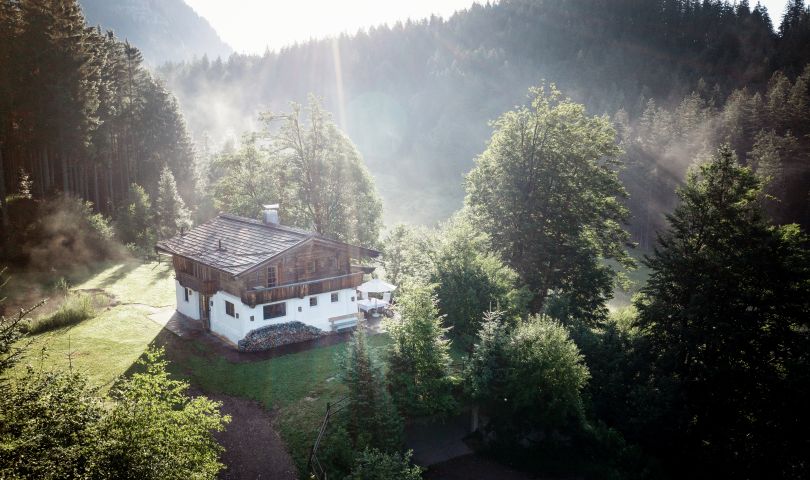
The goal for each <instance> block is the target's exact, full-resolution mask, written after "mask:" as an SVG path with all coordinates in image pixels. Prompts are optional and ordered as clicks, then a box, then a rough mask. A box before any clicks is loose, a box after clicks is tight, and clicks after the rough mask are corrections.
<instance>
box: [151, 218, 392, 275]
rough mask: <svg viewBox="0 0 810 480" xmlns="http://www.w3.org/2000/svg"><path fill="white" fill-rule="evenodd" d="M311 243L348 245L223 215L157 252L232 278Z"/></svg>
mask: <svg viewBox="0 0 810 480" xmlns="http://www.w3.org/2000/svg"><path fill="white" fill-rule="evenodd" d="M311 239H319V240H322V241H326V242H330V243H336V244H339V245H345V244H342V243H341V242H336V241H334V240H330V239H327V238H324V237H322V236H320V235H318V234H316V233H314V232H308V231H306V230H301V229H298V228H293V227H288V226H284V225H270V224H265V223H264V222H260V221H258V220H253V219H250V218H245V217H239V216H236V215H230V214H225V213H221V214H219V215H218V216H216V217H214V218H213V219H211V220H209V221H207V222H205V223H203V224H201V225H198V226H197V227H194V228H192V229H191V230H189V231H188V232H186V233H185V234H183V235H176V236H174V237H172V238H170V239H168V240H162V241H160V242H158V243H157V245H156V246H155V248H156V249H157V250H159V251H163V252H166V253H170V254H172V255H180V256H183V257H186V258H190V259H192V260H195V261H198V262H200V263H202V264H204V265H208V266H211V267H214V268H216V269H218V270H221V271H223V272H226V273H230V274H231V275H239V274H240V273H243V272H245V271H246V270H249V269H250V268H252V267H254V266H256V265H258V264H260V263H263V262H265V261H267V260H270V259H271V258H273V257H275V256H276V255H279V254H280V253H282V252H285V251H287V250H289V249H290V248H293V247H295V246H297V245H300V244H303V243H304V242H306V241H308V240H311ZM349 247H351V246H349ZM351 248H353V249H357V250H358V251H360V252H361V253H362V254H363V255H368V256H377V255H378V254H379V253H378V252H376V251H374V250H368V249H364V248H360V247H351Z"/></svg>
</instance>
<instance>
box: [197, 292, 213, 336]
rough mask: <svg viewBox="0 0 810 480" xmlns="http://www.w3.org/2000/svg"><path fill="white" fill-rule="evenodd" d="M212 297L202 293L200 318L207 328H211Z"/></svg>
mask: <svg viewBox="0 0 810 480" xmlns="http://www.w3.org/2000/svg"><path fill="white" fill-rule="evenodd" d="M210 319H211V297H209V296H208V295H200V320H202V324H203V328H204V329H205V330H210V329H211V320H210Z"/></svg>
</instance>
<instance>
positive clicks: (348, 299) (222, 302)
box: [155, 205, 379, 350]
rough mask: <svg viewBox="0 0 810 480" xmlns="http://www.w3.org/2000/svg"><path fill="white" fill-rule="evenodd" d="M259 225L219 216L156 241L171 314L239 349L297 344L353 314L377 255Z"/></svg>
mask: <svg viewBox="0 0 810 480" xmlns="http://www.w3.org/2000/svg"><path fill="white" fill-rule="evenodd" d="M277 208H278V206H277V205H270V206H266V210H265V212H264V220H263V221H258V220H252V219H249V218H244V217H239V216H236V215H228V214H220V215H218V216H217V217H215V218H214V219H212V220H210V221H208V222H206V223H204V224H202V225H199V226H197V227H195V228H192V229H191V230H189V231H187V232H184V233H181V234H180V235H177V236H175V237H173V238H170V239H168V240H164V241H161V242H159V243H158V244H157V245H156V247H155V248H156V250H157V251H158V252H159V253H166V254H169V255H171V256H172V263H173V265H174V270H175V279H176V280H175V286H176V289H177V311H178V312H180V313H181V314H183V315H185V316H186V317H189V318H191V319H193V320H197V321H200V322H201V323H202V326H203V328H205V329H206V330H208V331H210V332H213V333H215V334H217V335H219V336H220V337H223V338H224V339H226V340H228V341H229V342H231V343H233V344H236V345H238V347H239V348H240V349H243V350H252V349H262V348H267V347H270V346H276V345H280V344H284V343H290V342H292V341H300V340H304V339H307V338H311V337H313V336H317V335H320V334H322V333H324V332H330V331H333V330H335V329H337V328H340V327H342V326H346V325H349V324H351V325H353V324H354V322H356V318H357V315H358V313H357V312H358V305H357V302H358V299H357V292H356V288H357V286H358V285H360V284H361V283H362V282H363V274H364V270H367V269H366V268H365V267H360V266H358V261H359V260H360V259H362V258H366V257H377V256H378V255H379V252H377V251H374V250H370V249H367V248H362V247H357V246H353V245H348V244H346V243H343V242H339V241H336V240H332V239H329V238H326V237H323V236H321V235H318V234H316V233H312V232H308V231H305V230H300V229H297V228H292V227H288V226H283V225H280V224H279V222H278V212H277V210H276V209H277Z"/></svg>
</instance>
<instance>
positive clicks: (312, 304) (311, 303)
mask: <svg viewBox="0 0 810 480" xmlns="http://www.w3.org/2000/svg"><path fill="white" fill-rule="evenodd" d="M317 305H318V297H309V306H310V307H316V306H317Z"/></svg>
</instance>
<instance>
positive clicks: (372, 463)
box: [345, 449, 422, 480]
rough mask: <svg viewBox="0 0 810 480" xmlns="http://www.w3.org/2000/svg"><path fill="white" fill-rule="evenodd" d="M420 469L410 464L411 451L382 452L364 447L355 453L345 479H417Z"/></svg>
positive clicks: (419, 477)
mask: <svg viewBox="0 0 810 480" xmlns="http://www.w3.org/2000/svg"><path fill="white" fill-rule="evenodd" d="M421 478H422V469H421V468H419V467H418V466H416V465H413V464H411V452H410V451H408V452H407V453H404V454H399V453H384V452H381V451H379V450H376V449H366V450H363V451H362V452H360V454H358V455H357V457H356V458H355V462H354V468H352V473H351V475H349V476H348V477H346V479H345V480H419V479H421Z"/></svg>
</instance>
